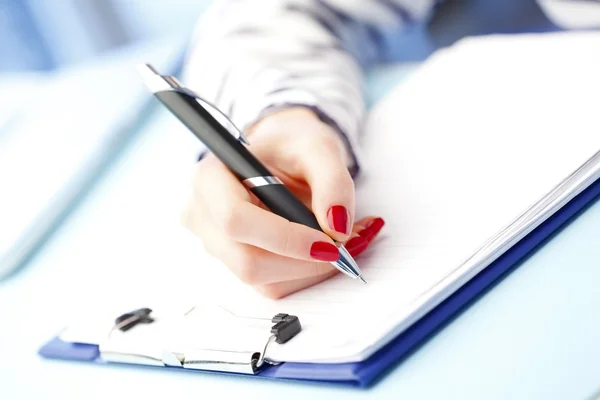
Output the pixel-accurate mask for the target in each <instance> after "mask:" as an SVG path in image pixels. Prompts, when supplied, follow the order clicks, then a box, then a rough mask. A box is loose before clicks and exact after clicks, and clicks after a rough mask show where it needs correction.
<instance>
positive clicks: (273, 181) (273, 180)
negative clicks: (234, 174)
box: [242, 176, 283, 189]
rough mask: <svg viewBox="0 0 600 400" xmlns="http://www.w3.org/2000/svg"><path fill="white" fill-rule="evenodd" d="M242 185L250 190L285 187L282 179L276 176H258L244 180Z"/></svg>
mask: <svg viewBox="0 0 600 400" xmlns="http://www.w3.org/2000/svg"><path fill="white" fill-rule="evenodd" d="M242 183H243V184H244V186H246V187H247V188H248V189H252V188H255V187H260V186H266V185H283V182H281V179H279V178H278V177H276V176H257V177H255V178H248V179H244V180H243V181H242Z"/></svg>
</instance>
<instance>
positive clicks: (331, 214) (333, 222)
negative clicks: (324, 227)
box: [327, 206, 350, 234]
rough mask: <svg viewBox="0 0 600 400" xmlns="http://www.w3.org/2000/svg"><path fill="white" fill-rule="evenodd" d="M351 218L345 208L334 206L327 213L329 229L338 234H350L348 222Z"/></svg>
mask: <svg viewBox="0 0 600 400" xmlns="http://www.w3.org/2000/svg"><path fill="white" fill-rule="evenodd" d="M349 219H350V216H349V214H348V210H346V207H344V206H333V207H331V208H330V209H329V211H327V222H329V227H330V228H331V229H333V230H334V231H336V232H340V233H343V234H346V233H348V220H349Z"/></svg>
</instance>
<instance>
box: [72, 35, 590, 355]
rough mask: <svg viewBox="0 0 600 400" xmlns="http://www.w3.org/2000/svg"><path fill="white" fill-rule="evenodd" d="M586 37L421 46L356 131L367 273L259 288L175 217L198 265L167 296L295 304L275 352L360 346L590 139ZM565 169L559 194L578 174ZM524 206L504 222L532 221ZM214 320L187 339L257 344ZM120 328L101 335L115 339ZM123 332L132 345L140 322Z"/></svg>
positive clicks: (398, 317) (272, 309)
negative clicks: (285, 290) (292, 290)
mask: <svg viewBox="0 0 600 400" xmlns="http://www.w3.org/2000/svg"><path fill="white" fill-rule="evenodd" d="M599 48H600V34H597V33H570V34H547V35H529V36H510V37H503V36H499V37H486V38H479V39H469V40H465V41H463V42H461V43H459V44H457V45H456V46H454V47H452V48H450V49H448V50H445V51H442V52H440V53H438V54H436V55H435V56H433V57H432V58H431V59H430V60H429V61H428V62H426V63H425V64H424V65H423V66H422V68H421V69H420V70H419V71H418V72H417V73H415V74H414V75H413V76H412V77H411V78H410V79H409V80H408V81H407V82H405V83H403V84H402V85H401V86H400V87H398V88H397V89H396V90H394V91H393V93H391V94H390V95H389V96H388V97H387V98H386V99H384V100H383V101H382V103H381V104H380V105H378V106H377V107H376V108H375V110H374V111H373V112H372V113H371V115H370V117H369V121H368V124H367V127H366V132H365V134H364V138H363V143H362V145H363V146H362V147H363V150H364V154H363V157H362V159H363V165H362V171H363V172H362V175H361V177H360V178H359V180H358V181H357V213H356V214H357V216H358V217H359V218H360V217H362V216H365V215H381V216H382V217H383V218H384V219H385V220H386V226H385V227H384V230H383V231H382V234H381V236H380V237H379V238H378V239H377V240H376V241H375V242H373V244H372V245H371V247H370V248H369V250H367V251H366V252H365V253H364V254H362V255H361V256H360V257H359V258H358V259H357V261H358V262H359V264H360V267H361V269H362V270H363V272H364V277H365V279H366V280H367V281H368V284H367V285H362V284H360V283H359V282H357V281H354V280H351V279H349V278H347V277H345V276H341V275H340V276H337V277H335V278H333V279H331V280H329V281H327V282H324V283H321V284H319V285H317V286H314V287H312V288H309V289H307V290H304V291H301V292H299V293H296V294H294V295H291V296H289V297H288V298H285V299H282V300H278V301H273V300H268V299H265V298H262V297H261V296H260V295H258V294H257V293H256V292H255V291H254V290H253V289H251V288H249V287H247V286H245V285H244V284H242V283H241V282H239V281H238V280H237V279H236V278H235V277H233V274H231V273H230V272H229V271H228V270H227V269H226V268H225V267H223V266H221V265H220V264H219V262H218V261H217V260H215V259H213V258H211V257H209V256H208V255H205V254H204V255H199V254H198V244H197V242H195V241H194V240H192V239H191V237H188V236H186V235H185V234H183V233H182V232H180V231H178V232H170V233H168V234H165V237H169V238H171V242H169V243H177V246H178V247H177V250H174V249H173V251H171V252H170V254H173V255H177V257H178V258H177V260H183V259H187V258H189V259H193V264H194V268H196V266H199V267H198V270H197V274H198V276H199V277H201V278H198V279H194V285H193V286H194V288H195V289H194V292H193V293H189V292H185V293H182V294H181V295H178V296H177V298H176V300H177V301H182V298H183V297H185V301H186V302H188V301H195V302H196V304H218V305H220V306H223V307H225V309H227V310H229V311H231V312H232V313H234V314H235V315H237V316H241V317H255V318H265V317H270V316H272V315H274V314H276V313H279V312H286V313H289V314H295V315H298V316H299V317H300V319H301V321H302V324H303V326H304V329H303V331H302V332H301V333H300V334H299V335H298V336H297V337H296V338H294V339H293V340H291V341H290V342H288V343H287V344H285V345H276V344H275V345H273V346H270V347H269V349H268V351H267V357H268V358H269V359H272V360H275V361H297V362H324V363H335V362H351V361H359V360H362V359H364V358H366V357H368V356H369V355H370V354H372V353H373V352H374V351H376V350H377V349H379V348H380V347H381V346H382V345H384V344H385V343H386V342H387V341H388V340H390V339H391V338H393V337H394V336H395V335H397V334H398V333H400V332H401V331H402V330H404V329H406V328H407V327H408V326H410V324H412V323H413V322H414V321H416V320H417V319H418V318H419V317H420V316H422V315H424V313H426V312H427V311H428V310H430V309H431V308H432V307H434V306H435V305H436V304H437V303H439V302H440V301H441V300H443V299H444V298H445V297H447V296H448V295H449V294H451V293H452V291H453V290H455V289H456V288H457V287H460V285H461V284H463V283H464V282H465V281H466V280H468V279H469V278H470V277H472V276H473V274H475V273H476V272H477V270H478V269H479V268H481V263H482V258H481V257H479V258H478V257H474V258H471V257H472V256H473V255H480V254H482V253H481V252H478V249H479V250H480V249H481V248H482V247H481V246H482V245H484V244H485V243H486V242H488V241H489V240H490V239H491V238H493V237H494V236H495V235H496V234H497V233H498V232H501V231H503V229H504V228H506V227H507V226H513V225H511V222H512V221H515V219H516V218H517V217H518V216H520V215H521V214H522V213H523V212H524V211H525V210H527V209H528V208H529V207H530V206H532V205H533V204H535V203H537V202H538V201H539V200H540V199H542V198H543V197H544V196H546V195H547V194H548V193H550V192H552V190H553V188H555V187H556V186H557V185H559V183H561V182H563V181H564V180H565V178H567V177H568V176H569V175H571V174H572V173H573V172H574V171H576V170H577V169H578V168H579V167H580V166H581V165H582V164H584V163H585V162H586V160H588V159H590V157H592V156H593V155H594V154H595V153H596V152H597V151H598V150H600V129H599V125H600V124H599V123H598V118H597V115H598V114H597V104H598V103H597V94H598V93H600V75H599V74H598V71H600V52H598V51H597V49H599ZM599 158H600V157H599ZM588 167H589V168H588V169H587V170H586V171H587V172H586V173H587V175H585V176H587V177H592V176H598V175H600V163H597V164H596V165H590V166H588ZM569 182H570V185H571V187H570V188H569V192H570V195H571V196H572V195H575V194H576V193H577V191H578V190H582V189H583V186H585V182H584V180H581V179H580V180H575V181H569ZM588 183H589V181H588ZM578 186H579V187H578ZM553 193H556V192H553ZM540 210H542V209H540ZM536 213H537V209H536ZM536 213H531V214H528V215H526V218H521V219H520V220H518V222H519V224H517V226H524V225H526V224H527V223H528V222H531V221H536V217H538V216H539V215H536ZM503 232H504V233H506V232H510V231H503ZM187 239H190V241H189V242H187ZM499 243H501V241H496V242H493V243H492V245H493V246H492V247H498V244H499ZM165 245H166V244H165ZM488 247H490V246H488ZM484 249H486V248H485V247H484ZM484 261H485V260H484ZM181 262H185V261H181ZM190 297H191V298H190ZM143 304H145V305H146V306H151V307H153V308H154V306H152V304H148V303H143ZM123 311H125V310H124V309H122V308H121V309H120V310H119V312H123ZM110 315H117V314H116V312H113V313H111V314H110ZM111 318H112V317H111ZM207 323H211V326H214V324H215V322H214V321H212V322H211V321H209V320H207ZM105 331H106V328H105V329H103V332H102V335H103V336H102V337H105V336H106V335H105ZM90 332H91V333H94V332H92V330H91V329H83V331H81V332H75V331H71V334H72V335H71V337H73V335H74V336H77V335H79V336H81V337H83V336H85V335H89V334H90ZM219 332H222V333H221V334H220V336H219V337H218V338H217V339H218V340H216V339H215V340H213V339H214V338H213V339H210V340H209V339H208V336H210V332H205V333H206V335H208V336H207V338H205V339H206V340H199V341H198V342H199V343H198V344H197V345H198V348H214V347H215V346H217V347H220V346H221V345H222V343H232V347H233V349H236V350H240V349H241V350H244V349H245V350H260V349H257V348H256V343H259V342H261V343H262V340H263V339H262V338H261V336H260V331H258V332H257V331H253V334H252V335H249V336H245V335H243V334H242V333H241V332H240V331H236V330H233V329H231V330H229V329H225V330H222V331H219ZM96 334H97V332H96ZM66 336H68V335H66ZM66 336H65V337H66ZM92 336H93V335H92ZM267 336H268V332H265V339H266V338H267ZM247 337H248V338H251V339H248V340H246V338H247ZM121 339H123V340H125V342H122V341H120V342H119V343H115V346H117V348H122V346H125V347H127V344H126V342H127V341H128V340H129V339H127V338H121ZM131 339H132V340H133V339H134V340H133V341H134V342H135V345H136V346H138V347H139V346H142V347H144V346H143V345H144V339H143V338H141V337H140V335H136V336H135V337H134V336H131ZM91 340H92V339H91ZM94 340H95V339H94ZM180 340H183V339H181V338H180ZM186 340H187V339H186ZM208 342H211V343H208ZM186 343H187V344H190V343H189V340H187V342H186ZM144 348H146V347H144ZM147 348H148V349H154V350H156V345H155V344H153V343H148V347H147ZM156 351H158V350H156Z"/></svg>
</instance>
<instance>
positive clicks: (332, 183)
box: [298, 136, 354, 241]
mask: <svg viewBox="0 0 600 400" xmlns="http://www.w3.org/2000/svg"><path fill="white" fill-rule="evenodd" d="M311 147H312V148H311V150H310V152H309V153H307V154H303V155H302V157H299V160H298V161H299V165H298V166H299V168H300V169H301V173H302V174H303V175H304V177H305V179H306V182H307V183H308V185H309V186H310V189H311V194H312V205H311V206H312V210H313V213H314V214H315V216H316V217H317V220H318V221H319V225H320V226H321V229H323V231H324V232H325V233H326V234H327V235H329V236H330V237H332V238H333V239H334V240H337V241H344V240H346V239H348V237H349V235H350V233H351V231H352V225H353V220H354V181H353V180H352V177H351V176H350V172H349V171H348V168H347V167H346V163H345V158H344V156H343V151H345V150H344V149H343V144H342V143H341V141H340V140H339V138H337V137H333V136H325V140H319V141H318V143H315V142H313V146H311Z"/></svg>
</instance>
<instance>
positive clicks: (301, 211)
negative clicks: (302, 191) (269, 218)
mask: <svg viewBox="0 0 600 400" xmlns="http://www.w3.org/2000/svg"><path fill="white" fill-rule="evenodd" d="M250 190H251V191H252V193H254V194H255V195H256V197H258V198H259V199H260V200H261V201H262V202H263V203H264V205H265V206H267V208H268V209H269V210H271V211H273V212H274V213H275V214H277V215H279V216H281V217H283V218H285V219H287V220H288V221H292V222H296V223H298V224H302V225H306V226H308V227H310V228H313V229H316V230H318V231H322V229H321V227H320V226H319V222H318V221H317V218H316V217H315V215H314V214H313V213H312V211H310V210H309V209H308V207H306V206H305V205H304V203H302V202H301V201H300V200H299V199H298V198H297V197H296V196H294V194H293V193H292V192H290V190H289V189H288V188H287V187H285V186H284V185H282V184H272V185H265V186H257V187H253V188H251V189H250Z"/></svg>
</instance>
